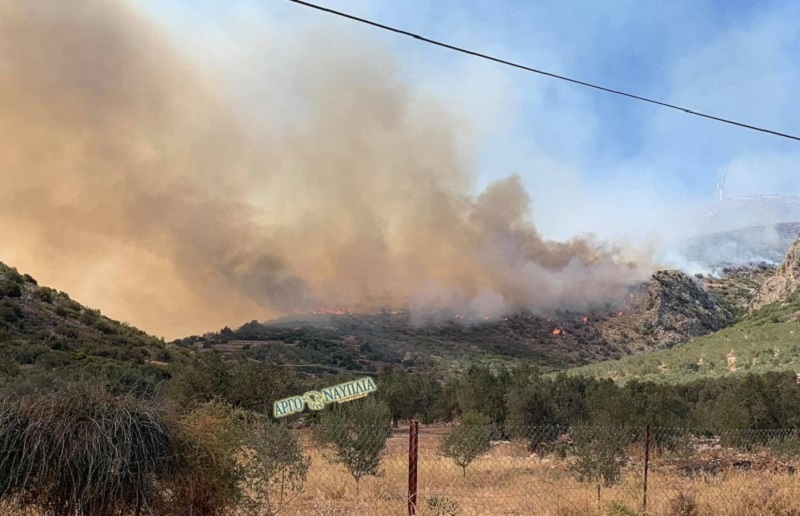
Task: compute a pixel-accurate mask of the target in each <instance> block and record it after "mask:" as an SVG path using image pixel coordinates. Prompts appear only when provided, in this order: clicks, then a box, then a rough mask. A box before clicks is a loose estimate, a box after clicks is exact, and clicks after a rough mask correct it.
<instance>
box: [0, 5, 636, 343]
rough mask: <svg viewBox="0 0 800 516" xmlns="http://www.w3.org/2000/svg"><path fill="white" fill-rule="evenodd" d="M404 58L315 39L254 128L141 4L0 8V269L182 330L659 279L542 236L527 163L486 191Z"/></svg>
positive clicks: (498, 299) (475, 306)
mask: <svg viewBox="0 0 800 516" xmlns="http://www.w3.org/2000/svg"><path fill="white" fill-rule="evenodd" d="M387 58H388V56H386V55H383V54H381V53H380V52H377V51H374V50H369V51H368V50H364V49H363V47H359V46H358V45H353V44H347V43H341V44H332V43H331V42H330V41H327V42H325V43H324V44H319V43H318V44H314V43H313V42H312V43H309V44H308V46H307V48H303V49H300V50H298V51H297V52H296V54H295V55H294V56H293V58H292V60H291V62H290V63H284V64H285V65H286V66H289V67H291V70H290V72H291V73H288V74H287V76H291V78H292V79H291V84H290V87H289V88H285V89H281V90H280V91H284V92H287V91H288V92H289V93H287V95H288V96H287V98H286V99H285V103H284V108H285V109H286V110H288V111H291V112H292V113H293V116H292V117H291V118H290V117H286V116H285V113H283V114H282V115H280V116H279V115H278V114H277V113H276V115H275V117H274V118H273V117H270V116H269V113H267V114H266V115H264V116H262V115H261V114H259V115H258V120H257V121H256V122H254V121H253V117H252V116H247V117H245V116H244V114H243V113H240V112H238V111H239V110H238V109H236V108H234V107H233V106H235V105H236V104H235V103H232V102H228V101H226V94H225V93H223V92H222V89H221V88H220V87H219V86H218V84H217V83H212V82H209V81H207V80H204V79H203V77H207V76H209V75H206V74H204V73H203V72H202V71H200V70H196V69H194V68H193V66H192V65H191V64H189V62H188V61H186V60H185V59H182V58H181V57H180V56H179V54H178V53H177V52H175V51H173V50H171V48H170V45H168V44H167V43H166V42H165V41H164V39H163V37H162V35H161V34H160V33H159V31H158V30H156V29H155V28H154V26H153V25H152V24H151V23H149V22H148V21H147V20H146V19H145V18H144V17H142V16H141V15H140V14H139V13H138V12H137V11H136V10H135V9H133V8H132V7H130V6H128V5H127V4H124V3H121V2H114V1H109V0H73V1H70V2H53V1H51V0H0V235H2V239H0V260H4V261H8V262H10V263H11V264H13V265H15V266H17V267H19V268H20V269H21V270H24V271H26V272H31V273H33V274H34V275H35V276H38V279H39V280H40V281H42V282H43V283H47V284H52V285H54V286H56V287H58V288H60V289H63V290H66V291H68V292H70V293H71V294H73V296H74V297H76V298H77V299H78V300H80V301H82V302H85V303H88V304H90V305H93V306H96V307H99V308H101V309H103V310H104V312H107V313H109V315H111V316H114V317H118V318H122V319H125V320H127V321H129V322H131V323H133V324H136V325H140V326H141V327H143V328H144V329H146V330H149V331H152V332H156V333H158V334H160V335H166V336H170V337H173V336H180V335H185V334H187V333H190V332H196V331H203V330H207V329H213V328H215V327H219V326H221V325H223V324H237V323H240V322H243V321H246V320H250V319H254V318H255V319H265V318H268V317H271V316H275V315H279V314H286V313H292V312H294V311H313V310H320V309H348V310H352V311H357V310H375V309H378V308H381V307H410V308H411V309H412V310H413V309H416V310H435V309H439V308H443V307H448V308H454V309H457V310H468V311H471V312H473V313H474V314H476V315H481V316H484V315H485V316H490V315H497V314H499V313H501V312H503V311H506V310H509V309H513V308H523V307H524V308H532V309H544V308H552V307H555V306H560V305H563V304H570V303H577V302H581V303H586V302H595V301H603V300H608V299H613V298H617V297H621V296H622V294H621V292H622V289H624V288H625V287H626V286H627V285H629V284H631V283H632V282H635V281H637V280H639V279H642V278H643V276H645V275H646V274H647V273H649V270H647V269H646V267H645V268H642V267H641V266H637V265H634V264H633V262H631V261H630V260H631V259H632V258H631V257H630V256H622V252H621V251H620V250H619V249H610V248H607V247H604V246H601V245H598V244H596V243H594V242H592V241H590V240H587V239H578V238H576V239H574V240H572V241H568V242H549V241H546V240H543V239H542V238H541V237H540V236H539V234H538V233H537V231H536V228H535V227H534V225H533V223H532V222H531V221H530V219H529V208H530V206H529V205H530V199H529V197H528V195H527V194H526V192H525V191H524V190H523V188H522V186H521V182H520V180H519V178H517V177H515V176H510V177H509V178H507V179H505V180H502V181H498V182H496V183H494V184H492V185H490V186H489V187H488V188H487V189H486V190H485V191H484V192H483V193H481V194H480V195H478V196H471V195H470V188H471V177H470V173H469V152H468V149H467V147H468V146H467V145H465V144H464V139H463V138H461V137H460V134H461V133H460V130H459V127H458V123H457V122H456V120H455V119H454V118H453V117H452V116H450V115H449V114H447V113H446V112H445V111H444V110H443V109H441V108H439V107H437V106H436V105H435V104H434V103H433V102H431V101H430V100H426V99H425V97H424V95H422V94H420V93H419V92H416V91H413V89H411V88H409V86H407V84H406V83H405V82H404V81H403V80H402V78H401V77H400V74H399V73H397V71H396V70H393V69H391V68H390V67H389V68H388V69H387V65H386V61H387ZM243 66H246V64H243ZM263 81H264V84H265V86H264V89H265V90H266V91H267V93H265V95H267V96H269V95H272V96H273V98H272V104H268V103H267V104H266V105H278V103H279V102H275V100H276V98H274V97H275V96H276V95H279V92H277V89H276V91H272V92H270V91H269V85H270V77H263ZM283 94H284V93H280V95H283ZM277 100H278V101H280V100H281V99H280V98H278V99H277ZM254 111H256V110H255V109H254ZM245 120H247V121H246V122H245ZM534 194H535V192H534ZM639 263H641V262H639Z"/></svg>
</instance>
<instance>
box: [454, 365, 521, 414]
mask: <svg viewBox="0 0 800 516" xmlns="http://www.w3.org/2000/svg"><path fill="white" fill-rule="evenodd" d="M510 383H511V376H510V374H509V373H508V371H506V370H505V369H503V370H500V371H499V372H497V373H495V372H494V371H492V370H491V369H490V368H488V367H479V366H472V367H470V368H469V370H468V371H467V372H466V374H465V375H464V376H463V377H462V378H461V381H460V382H459V385H458V394H457V395H458V407H459V409H460V410H461V413H462V414H466V413H468V412H475V413H479V414H484V415H486V416H488V417H489V419H490V421H491V422H492V423H494V424H495V425H497V426H498V427H499V428H502V427H503V424H504V423H505V420H506V401H505V400H506V392H507V391H508V387H509V384H510Z"/></svg>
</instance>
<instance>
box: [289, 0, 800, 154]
mask: <svg viewBox="0 0 800 516" xmlns="http://www.w3.org/2000/svg"><path fill="white" fill-rule="evenodd" d="M288 1H289V2H293V3H295V4H299V5H304V6H306V7H310V8H312V9H316V10H318V11H323V12H326V13H329V14H333V15H336V16H340V17H342V18H347V19H349V20H353V21H356V22H359V23H364V24H366V25H371V26H373V27H377V28H379V29H383V30H388V31H390V32H394V33H397V34H402V35H403V36H408V37H410V38H414V39H417V40H419V41H423V42H425V43H430V44H431V45H436V46H439V47H443V48H447V49H450V50H454V51H456V52H461V53H462V54H467V55H470V56H473V57H479V58H481V59H486V60H488V61H494V62H495V63H500V64H503V65H506V66H511V67H514V68H518V69H520V70H525V71H526V72H533V73H538V74H540V75H545V76H547V77H552V78H553V79H559V80H562V81H567V82H571V83H573V84H579V85H581V86H586V87H587V88H594V89H596V90H600V91H605V92H606V93H613V94H615V95H621V96H623V97H628V98H631V99H635V100H641V101H642V102H648V103H650V104H656V105H658V106H662V107H666V108H669V109H674V110H676V111H682V112H684V113H687V114H689V115H695V116H699V117H703V118H708V119H710V120H716V121H717V122H722V123H725V124H730V125H735V126H739V127H743V128H745V129H751V130H753V131H759V132H762V133H767V134H771V135H774V136H780V137H782V138H788V139H790V140H795V141H800V136H794V135H791V134H786V133H781V132H778V131H773V130H771V129H765V128H763V127H757V126H755V125H750V124H745V123H742V122H737V121H735V120H730V119H728V118H722V117H718V116H714V115H709V114H706V113H701V112H700V111H694V110H692V109H687V108H684V107H681V106H676V105H674V104H668V103H666V102H661V101H659V100H653V99H649V98H647V97H641V96H639V95H634V94H632V93H626V92H624V91H620V90H615V89H612V88H606V87H604V86H598V85H597V84H592V83H589V82H584V81H579V80H577V79H571V78H569V77H565V76H563V75H558V74H555V73H551V72H546V71H544V70H538V69H536V68H531V67H529V66H525V65H522V64H519V63H514V62H512V61H507V60H505V59H500V58H498V57H492V56H490V55H488V54H482V53H480V52H476V51H474V50H468V49H466V48H462V47H457V46H455V45H450V44H449V43H444V42H441V41H437V40H435V39H431V38H427V37H425V36H421V35H419V34H415V33H413V32H408V31H405V30H402V29H398V28H396V27H391V26H389V25H384V24H382V23H378V22H374V21H372V20H367V19H366V18H359V17H358V16H354V15H352V14H347V13H344V12H341V11H337V10H335V9H330V8H328V7H323V6H321V5H317V4H312V3H310V2H305V1H304V0H288Z"/></svg>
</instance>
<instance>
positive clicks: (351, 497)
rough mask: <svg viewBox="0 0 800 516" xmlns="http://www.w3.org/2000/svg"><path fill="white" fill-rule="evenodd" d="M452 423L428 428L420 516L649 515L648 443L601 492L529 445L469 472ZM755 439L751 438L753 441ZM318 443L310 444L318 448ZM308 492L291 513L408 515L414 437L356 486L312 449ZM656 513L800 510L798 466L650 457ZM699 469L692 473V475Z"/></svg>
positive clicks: (721, 454) (696, 452)
mask: <svg viewBox="0 0 800 516" xmlns="http://www.w3.org/2000/svg"><path fill="white" fill-rule="evenodd" d="M445 431H446V429H445V428H443V427H435V428H430V427H429V428H424V429H420V439H419V457H420V462H419V473H418V475H419V495H418V510H417V514H420V515H436V516H444V515H494V514H506V515H512V514H515V515H532V514H536V515H559V516H561V515H573V514H574V515H578V514H581V515H632V514H644V513H643V512H642V497H643V470H644V468H643V455H644V450H643V446H642V445H641V443H635V444H631V445H629V446H628V447H627V449H626V455H627V456H628V457H627V462H628V463H627V465H626V466H625V467H624V468H623V469H622V472H623V481H622V483H620V484H619V485H615V486H613V487H603V488H601V489H600V500H599V501H598V491H597V486H596V484H594V483H582V482H579V481H578V480H577V479H576V478H575V476H574V475H573V474H572V472H571V471H570V464H572V463H574V460H575V459H574V457H567V458H558V457H556V456H547V457H544V458H540V457H538V456H536V455H534V454H531V453H528V451H527V449H526V445H525V443H510V442H499V443H495V444H494V445H493V446H492V449H491V451H490V452H489V453H488V454H486V455H484V456H481V457H479V458H477V459H476V460H475V462H473V463H472V464H471V465H469V467H468V468H467V471H466V476H464V475H462V471H461V469H460V468H459V467H458V466H456V465H455V464H454V463H453V462H452V461H451V460H450V459H448V458H445V457H442V456H440V455H439V453H438V451H437V447H438V443H439V440H440V439H441V436H442V434H443V433H444V432H445ZM745 437H746V436H745ZM310 443H311V441H310V440H307V441H306V444H307V445H308V446H309V447H310V446H311V444H310ZM309 453H310V454H311V457H312V464H311V469H310V470H309V474H308V479H307V481H306V484H305V489H304V490H303V492H302V493H301V494H300V495H299V497H298V498H297V499H296V500H295V501H294V503H293V504H292V506H291V507H290V508H289V510H288V511H287V512H286V514H292V515H308V514H314V515H321V516H322V515H325V516H327V515H345V514H347V515H350V514H374V515H384V514H386V515H401V514H406V511H407V509H406V507H407V487H406V486H407V478H408V477H407V475H408V473H407V460H408V436H407V431H406V430H405V429H404V428H401V429H399V430H397V431H396V432H395V433H394V435H393V436H392V437H391V438H390V440H389V443H388V445H387V448H386V450H385V453H384V457H383V460H382V469H383V474H382V476H380V477H366V478H364V479H362V480H361V482H360V488H359V490H358V492H357V490H356V484H355V481H354V480H353V478H352V477H350V475H349V474H348V472H347V471H346V469H345V468H344V467H343V466H341V465H337V464H332V463H331V462H330V461H329V460H327V459H326V456H327V453H326V452H324V451H320V450H317V449H310V450H309ZM650 464H651V465H650V470H649V479H648V512H647V514H651V515H731V516H733V515H794V514H800V497H798V496H797V495H798V494H800V478H798V477H797V476H796V475H795V474H794V473H793V471H794V469H793V468H794V467H795V466H794V465H793V463H791V462H789V461H781V460H778V459H777V458H774V457H772V456H771V455H768V454H766V453H765V452H757V451H753V452H750V453H749V454H743V453H742V452H735V451H733V450H732V449H728V448H726V447H720V445H699V446H697V447H693V448H692V451H691V452H690V453H687V451H686V448H684V449H683V451H682V452H675V453H666V452H664V453H659V452H658V451H657V450H656V449H655V448H654V449H653V453H652V456H651V462H650ZM688 472H692V474H690V473H688Z"/></svg>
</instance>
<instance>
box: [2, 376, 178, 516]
mask: <svg viewBox="0 0 800 516" xmlns="http://www.w3.org/2000/svg"><path fill="white" fill-rule="evenodd" d="M176 443H177V441H176V438H175V427H174V425H173V424H172V423H171V422H170V420H169V418H168V417H166V413H165V411H164V410H163V409H162V408H161V407H159V406H158V405H157V404H156V403H155V402H153V401H148V400H143V399H141V398H136V397H133V396H117V397H114V396H111V395H110V394H108V393H107V392H106V391H105V390H103V389H99V388H93V387H86V386H71V387H67V388H65V389H64V390H62V391H58V392H54V393H49V394H39V395H30V396H25V397H22V398H18V399H15V400H4V401H3V403H2V405H0V450H2V452H1V454H0V499H2V501H3V502H4V503H6V504H8V505H10V506H11V507H16V508H19V509H22V508H31V509H34V510H37V511H40V512H43V513H46V514H54V515H64V516H67V515H73V514H80V515H89V516H95V515H97V516H100V515H110V514H125V513H135V514H147V513H153V512H154V507H155V506H156V505H157V504H158V501H157V498H158V494H159V493H158V487H157V484H158V479H163V478H166V477H168V476H169V475H170V474H171V473H172V472H173V471H174V469H175V466H176V461H175V451H176Z"/></svg>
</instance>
